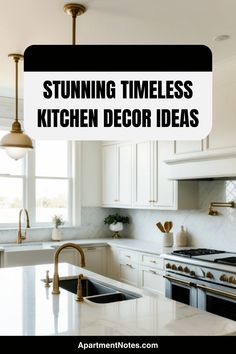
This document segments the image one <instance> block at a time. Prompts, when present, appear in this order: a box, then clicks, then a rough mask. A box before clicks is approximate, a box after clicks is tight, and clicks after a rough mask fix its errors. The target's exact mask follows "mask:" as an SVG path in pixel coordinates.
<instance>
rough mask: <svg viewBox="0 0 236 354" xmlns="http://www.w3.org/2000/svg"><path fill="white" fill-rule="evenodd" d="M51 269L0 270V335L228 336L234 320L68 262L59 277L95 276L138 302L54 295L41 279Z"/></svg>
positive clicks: (235, 329) (235, 326)
mask: <svg viewBox="0 0 236 354" xmlns="http://www.w3.org/2000/svg"><path fill="white" fill-rule="evenodd" d="M47 269H48V270H49V271H50V277H51V276H52V274H53V265H39V266H30V267H17V268H3V269H0V283H1V301H0V314H1V321H0V335H107V336H111V335H231V334H236V322H234V321H231V320H228V319H225V318H222V317H219V316H216V315H213V314H210V313H207V312H205V311H200V310H198V309H195V308H193V307H190V306H187V305H185V304H182V303H178V302H175V301H173V300H170V299H167V298H164V297H163V296H162V295H151V294H149V293H147V292H144V291H143V290H140V289H137V288H134V287H131V286H129V285H127V284H124V283H120V282H117V281H115V280H111V279H109V278H106V277H103V276H101V275H98V274H95V273H92V272H89V271H87V270H85V269H81V268H79V267H75V266H72V265H69V264H60V265H59V274H60V277H64V276H65V277H66V276H72V275H78V274H79V273H83V274H84V275H85V276H88V277H90V278H94V279H97V280H100V281H103V282H105V283H108V284H110V285H114V286H117V287H118V288H120V289H123V290H129V291H133V292H136V293H140V294H142V297H141V298H138V299H134V300H127V301H120V302H113V303H108V304H96V303H92V302H90V301H88V300H85V301H84V302H83V303H78V302H76V301H75V295H74V294H72V293H70V292H68V291H66V290H63V289H61V294H60V295H52V294H51V290H52V287H50V288H45V287H44V283H43V282H42V280H41V279H42V278H44V277H45V272H46V270H47Z"/></svg>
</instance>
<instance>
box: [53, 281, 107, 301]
mask: <svg viewBox="0 0 236 354" xmlns="http://www.w3.org/2000/svg"><path fill="white" fill-rule="evenodd" d="M81 282H82V295H83V297H85V296H92V295H99V294H109V293H113V292H114V290H113V289H111V288H109V287H107V286H105V285H102V284H101V283H99V282H97V281H95V280H90V279H86V278H85V279H82V280H81ZM77 283H78V279H77V278H76V279H66V280H59V286H60V287H61V288H63V289H65V290H68V291H70V292H71V293H74V294H76V293H77Z"/></svg>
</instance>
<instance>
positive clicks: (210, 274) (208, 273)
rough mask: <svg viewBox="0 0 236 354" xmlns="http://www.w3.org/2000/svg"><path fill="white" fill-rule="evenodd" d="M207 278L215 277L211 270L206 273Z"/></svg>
mask: <svg viewBox="0 0 236 354" xmlns="http://www.w3.org/2000/svg"><path fill="white" fill-rule="evenodd" d="M206 278H208V279H214V275H213V274H212V273H211V272H207V273H206Z"/></svg>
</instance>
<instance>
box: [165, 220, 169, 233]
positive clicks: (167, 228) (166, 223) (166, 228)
mask: <svg viewBox="0 0 236 354" xmlns="http://www.w3.org/2000/svg"><path fill="white" fill-rule="evenodd" d="M164 229H165V232H169V221H165V222H164Z"/></svg>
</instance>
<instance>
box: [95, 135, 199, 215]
mask: <svg viewBox="0 0 236 354" xmlns="http://www.w3.org/2000/svg"><path fill="white" fill-rule="evenodd" d="M102 149H103V203H102V206H105V207H108V206H110V207H119V208H140V209H160V210H168V209H170V210H176V209H178V208H181V209H185V208H186V209H187V208H195V207H196V206H197V183H196V182H184V184H183V183H180V182H179V183H178V182H176V181H171V180H169V179H168V176H169V167H168V165H167V164H166V163H165V162H164V161H165V160H166V159H167V158H168V157H169V156H170V155H171V154H172V149H173V142H168V141H159V142H156V141H141V142H136V143H119V142H117V143H115V142H114V143H105V144H104V145H103V148H102ZM190 190H191V193H189V191H190ZM179 191H181V193H179Z"/></svg>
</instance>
